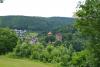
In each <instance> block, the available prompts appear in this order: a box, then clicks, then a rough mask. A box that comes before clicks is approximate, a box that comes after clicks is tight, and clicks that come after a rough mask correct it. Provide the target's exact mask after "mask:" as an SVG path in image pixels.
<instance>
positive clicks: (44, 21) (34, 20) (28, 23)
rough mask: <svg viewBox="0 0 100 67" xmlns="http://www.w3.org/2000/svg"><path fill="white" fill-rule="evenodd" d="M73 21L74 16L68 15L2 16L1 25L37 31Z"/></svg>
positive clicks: (47, 29)
mask: <svg viewBox="0 0 100 67" xmlns="http://www.w3.org/2000/svg"><path fill="white" fill-rule="evenodd" d="M73 22H74V18H68V17H29V16H0V27H9V28H11V29H21V30H23V29H24V30H29V31H36V32H46V31H52V30H54V29H56V28H58V27H61V26H63V25H67V24H72V23H73Z"/></svg>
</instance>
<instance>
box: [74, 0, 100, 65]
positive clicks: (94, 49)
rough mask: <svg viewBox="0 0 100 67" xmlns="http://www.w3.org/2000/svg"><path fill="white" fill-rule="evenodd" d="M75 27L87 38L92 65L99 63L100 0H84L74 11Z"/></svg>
mask: <svg viewBox="0 0 100 67" xmlns="http://www.w3.org/2000/svg"><path fill="white" fill-rule="evenodd" d="M76 15H77V23H76V27H77V29H78V31H80V33H81V34H82V35H84V36H85V37H86V38H87V40H86V41H87V43H86V46H87V49H88V50H89V51H90V54H91V56H93V57H94V60H92V61H94V66H93V67H99V65H100V0H86V2H85V4H83V5H80V8H79V10H78V11H77V12H76Z"/></svg>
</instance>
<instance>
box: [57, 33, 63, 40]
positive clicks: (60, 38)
mask: <svg viewBox="0 0 100 67" xmlns="http://www.w3.org/2000/svg"><path fill="white" fill-rule="evenodd" d="M56 40H57V41H62V34H61V33H56Z"/></svg>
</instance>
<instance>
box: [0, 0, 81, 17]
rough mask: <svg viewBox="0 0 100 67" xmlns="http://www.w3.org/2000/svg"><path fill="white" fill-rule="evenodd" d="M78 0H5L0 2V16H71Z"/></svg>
mask: <svg viewBox="0 0 100 67" xmlns="http://www.w3.org/2000/svg"><path fill="white" fill-rule="evenodd" d="M79 1H80V0H5V1H4V3H0V16H5V15H24V16H42V17H52V16H61V17H72V16H73V14H74V12H75V11H76V6H77V4H78V2H79ZM81 1H82V0H81Z"/></svg>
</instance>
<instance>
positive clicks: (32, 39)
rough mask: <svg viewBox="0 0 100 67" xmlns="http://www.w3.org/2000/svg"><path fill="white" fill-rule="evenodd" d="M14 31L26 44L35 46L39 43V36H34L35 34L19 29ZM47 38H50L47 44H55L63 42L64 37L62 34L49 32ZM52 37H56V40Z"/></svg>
mask: <svg viewBox="0 0 100 67" xmlns="http://www.w3.org/2000/svg"><path fill="white" fill-rule="evenodd" d="M14 31H15V32H16V34H17V36H18V37H19V38H20V39H21V40H22V41H24V42H27V43H29V44H33V45H34V44H36V43H38V42H39V40H38V34H34V32H31V33H29V32H27V31H26V30H18V29H14ZM46 36H47V38H48V41H47V43H51V44H53V43H55V42H56V41H60V42H62V39H63V36H62V34H61V33H60V32H57V33H56V34H54V35H53V33H52V32H48V33H47V35H46ZM52 36H54V40H52V38H53V37H52Z"/></svg>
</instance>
